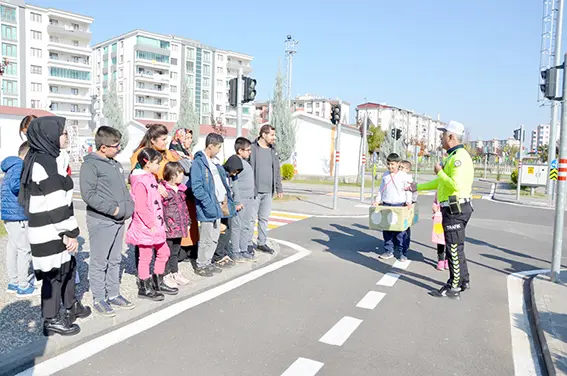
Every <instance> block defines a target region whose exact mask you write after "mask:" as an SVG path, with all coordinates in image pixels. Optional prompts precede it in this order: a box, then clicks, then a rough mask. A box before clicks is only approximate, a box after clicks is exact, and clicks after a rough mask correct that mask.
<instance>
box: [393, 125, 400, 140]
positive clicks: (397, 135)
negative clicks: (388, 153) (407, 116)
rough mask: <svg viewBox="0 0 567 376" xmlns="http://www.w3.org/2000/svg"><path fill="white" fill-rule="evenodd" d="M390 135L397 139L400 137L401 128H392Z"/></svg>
mask: <svg viewBox="0 0 567 376" xmlns="http://www.w3.org/2000/svg"><path fill="white" fill-rule="evenodd" d="M391 136H392V138H393V139H395V140H399V139H400V137H402V130H401V129H398V128H392V132H391Z"/></svg>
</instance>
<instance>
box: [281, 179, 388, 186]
mask: <svg viewBox="0 0 567 376" xmlns="http://www.w3.org/2000/svg"><path fill="white" fill-rule="evenodd" d="M285 182H286V183H297V184H313V185H334V184H335V181H334V180H317V179H305V180H303V179H297V180H285ZM377 184H379V183H377ZM371 185H372V179H366V180H365V187H370V186H371ZM339 186H341V187H360V184H358V183H345V182H339Z"/></svg>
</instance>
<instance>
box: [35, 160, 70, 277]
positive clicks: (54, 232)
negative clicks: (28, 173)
mask: <svg viewBox="0 0 567 376" xmlns="http://www.w3.org/2000/svg"><path fill="white" fill-rule="evenodd" d="M68 164H69V156H68V155H67V153H65V152H62V153H61V154H60V155H59V157H57V159H53V157H50V156H48V155H45V154H40V155H38V156H37V158H36V161H35V163H34V165H33V169H32V183H31V195H30V204H29V216H28V219H29V227H28V236H29V241H30V245H31V252H32V262H33V268H34V270H35V274H36V276H37V277H38V278H40V279H41V278H42V274H43V273H50V274H53V273H55V274H60V275H62V274H65V273H67V272H68V271H70V270H71V268H72V267H73V265H72V264H73V263H74V262H75V261H74V260H73V258H72V257H71V255H70V254H69V252H67V249H66V246H65V244H64V243H63V235H67V236H68V237H70V238H76V237H77V236H79V226H78V224H77V220H76V219H75V216H74V214H73V179H72V178H71V177H70V176H69V175H68V174H67V167H68Z"/></svg>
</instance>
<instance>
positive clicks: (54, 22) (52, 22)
mask: <svg viewBox="0 0 567 376" xmlns="http://www.w3.org/2000/svg"><path fill="white" fill-rule="evenodd" d="M49 24H50V25H57V24H59V21H58V20H54V19H53V18H50V19H49Z"/></svg>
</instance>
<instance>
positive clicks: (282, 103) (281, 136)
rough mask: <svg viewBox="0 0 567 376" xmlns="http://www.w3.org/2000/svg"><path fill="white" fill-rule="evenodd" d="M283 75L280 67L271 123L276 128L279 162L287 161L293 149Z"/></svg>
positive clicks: (292, 132) (292, 126)
mask: <svg viewBox="0 0 567 376" xmlns="http://www.w3.org/2000/svg"><path fill="white" fill-rule="evenodd" d="M283 86H284V85H283V75H282V72H281V70H280V69H278V72H277V74H276V86H275V87H274V100H273V106H272V109H273V110H272V111H273V112H272V116H271V125H272V126H273V127H274V128H275V129H276V145H277V150H278V154H279V158H280V162H285V161H287V160H288V159H289V158H290V157H291V154H292V153H293V151H294V150H295V123H294V122H293V121H292V120H291V110H290V108H289V106H288V101H287V100H286V98H285V97H284V92H283Z"/></svg>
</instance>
